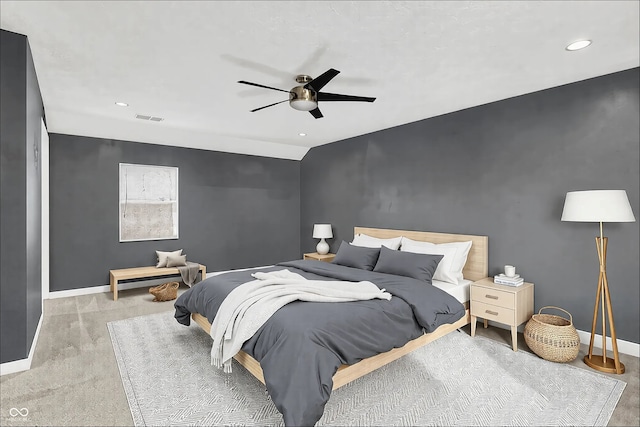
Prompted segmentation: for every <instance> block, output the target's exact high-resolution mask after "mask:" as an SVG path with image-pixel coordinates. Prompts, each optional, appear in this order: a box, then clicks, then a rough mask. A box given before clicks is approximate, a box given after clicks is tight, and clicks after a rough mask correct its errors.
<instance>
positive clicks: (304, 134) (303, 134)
mask: <svg viewBox="0 0 640 427" xmlns="http://www.w3.org/2000/svg"><path fill="white" fill-rule="evenodd" d="M298 135H300V136H307V134H306V133H304V132H300V133H299V134H298Z"/></svg>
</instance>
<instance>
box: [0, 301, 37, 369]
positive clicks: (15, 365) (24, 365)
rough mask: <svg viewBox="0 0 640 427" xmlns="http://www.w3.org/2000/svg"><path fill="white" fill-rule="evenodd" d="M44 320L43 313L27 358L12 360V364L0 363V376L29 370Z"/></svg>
mask: <svg viewBox="0 0 640 427" xmlns="http://www.w3.org/2000/svg"><path fill="white" fill-rule="evenodd" d="M43 319H44V312H43V313H41V314H40V320H39V321H38V326H37V327H36V333H35V335H34V336H33V342H32V343H31V349H30V350H29V356H27V358H26V359H20V360H14V361H13V362H6V363H0V376H2V375H7V374H14V373H16V372H22V371H28V370H29V369H31V361H32V360H33V353H34V352H35V350H36V344H37V343H38V337H39V336H40V328H41V327H42V320H43Z"/></svg>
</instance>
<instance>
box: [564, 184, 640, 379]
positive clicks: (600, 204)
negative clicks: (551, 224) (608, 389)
mask: <svg viewBox="0 0 640 427" xmlns="http://www.w3.org/2000/svg"><path fill="white" fill-rule="evenodd" d="M635 220H636V219H635V217H634V216H633V211H632V210H631V205H630V204H629V199H628V198H627V192H626V191H624V190H590V191H570V192H568V193H567V197H566V199H565V201H564V209H563V211H562V221H573V222H599V223H600V237H596V247H597V250H598V259H599V261H600V274H599V275H598V291H597V292H596V303H595V306H594V308H593V322H592V323H591V340H590V341H589V354H587V355H586V356H585V357H584V363H586V364H587V365H588V366H590V367H591V368H593V369H596V370H598V371H601V372H607V373H611V374H622V373H624V365H623V364H622V363H621V362H620V357H619V355H618V342H617V339H616V328H615V325H614V323H613V309H612V308H611V296H610V293H609V282H608V280H607V238H606V237H604V235H603V233H602V223H603V222H634V221H635ZM599 304H600V305H601V309H602V355H601V356H600V355H594V354H593V340H594V338H595V334H596V323H597V319H598V305H599ZM607 320H609V329H610V331H611V343H612V344H613V359H611V358H610V357H607Z"/></svg>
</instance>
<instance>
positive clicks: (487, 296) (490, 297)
mask: <svg viewBox="0 0 640 427" xmlns="http://www.w3.org/2000/svg"><path fill="white" fill-rule="evenodd" d="M484 297H485V298H489V299H498V297H497V296H496V295H489V294H486V295H485V296H484Z"/></svg>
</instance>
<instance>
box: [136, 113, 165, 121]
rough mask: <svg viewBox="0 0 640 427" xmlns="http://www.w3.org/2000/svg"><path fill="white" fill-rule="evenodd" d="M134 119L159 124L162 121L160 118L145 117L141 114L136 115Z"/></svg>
mask: <svg viewBox="0 0 640 427" xmlns="http://www.w3.org/2000/svg"><path fill="white" fill-rule="evenodd" d="M136 119H140V120H148V121H150V122H161V121H163V120H164V119H163V118H162V117H154V116H145V115H143V114H136Z"/></svg>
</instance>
